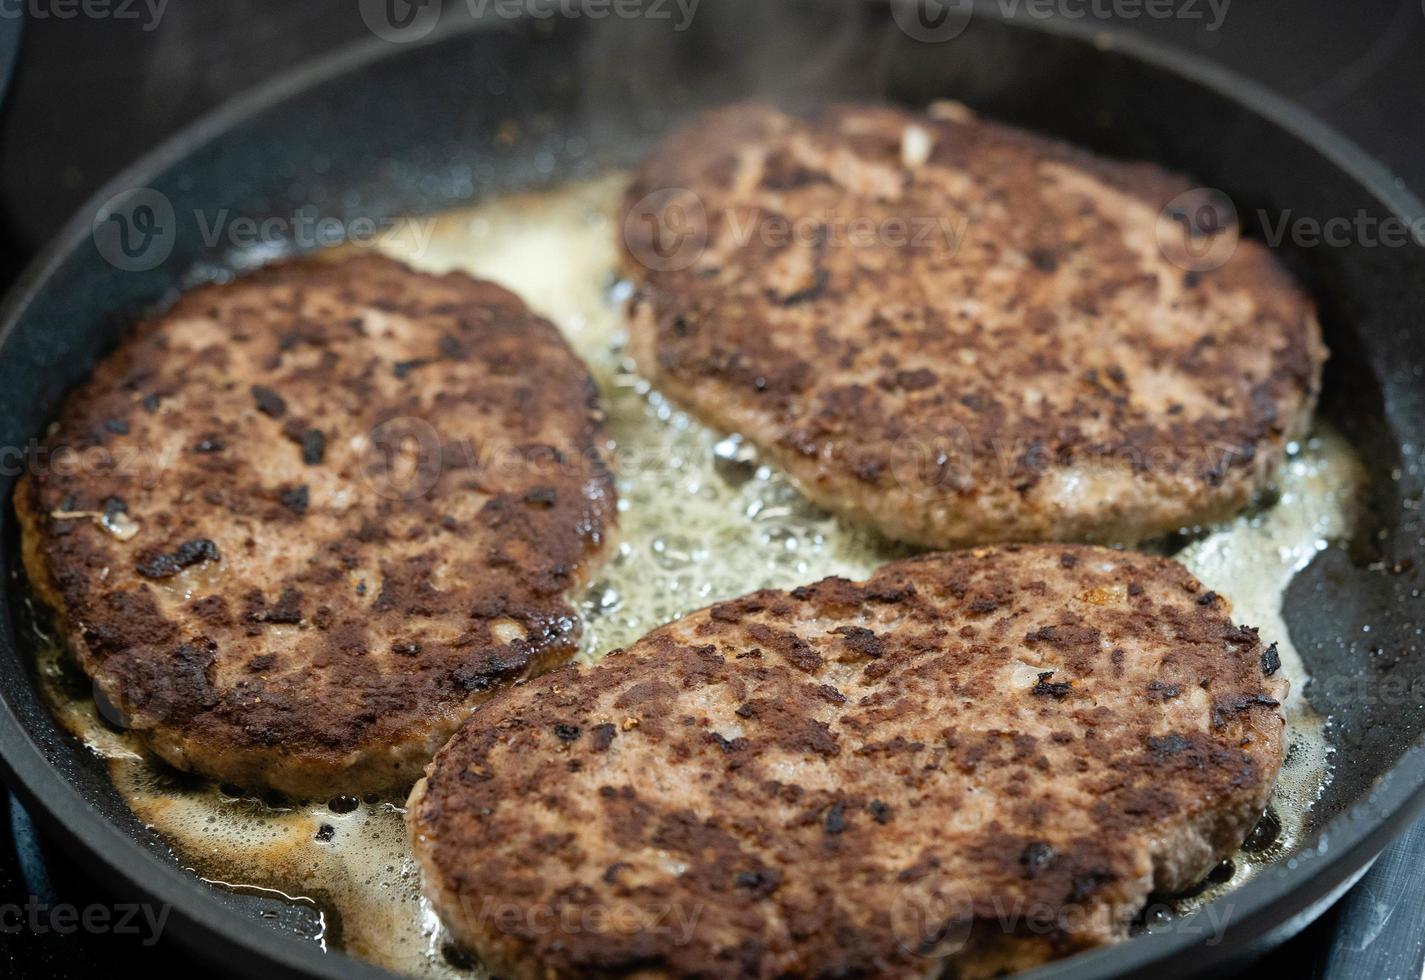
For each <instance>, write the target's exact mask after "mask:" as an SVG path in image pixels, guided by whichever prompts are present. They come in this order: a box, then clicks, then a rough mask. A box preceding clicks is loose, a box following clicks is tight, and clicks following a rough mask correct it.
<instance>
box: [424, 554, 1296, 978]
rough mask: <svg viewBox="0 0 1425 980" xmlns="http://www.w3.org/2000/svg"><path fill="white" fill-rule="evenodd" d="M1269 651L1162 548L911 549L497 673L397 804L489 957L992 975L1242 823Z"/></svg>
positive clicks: (444, 901) (1039, 951) (1267, 771)
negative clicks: (578, 662) (517, 679)
mask: <svg viewBox="0 0 1425 980" xmlns="http://www.w3.org/2000/svg"><path fill="white" fill-rule="evenodd" d="M1278 667H1279V663H1278V661H1277V660H1276V658H1275V656H1274V652H1273V651H1271V650H1269V649H1263V646H1262V643H1261V641H1260V639H1259V638H1258V635H1257V631H1256V630H1254V629H1251V628H1248V627H1243V626H1239V625H1237V624H1235V623H1234V622H1233V620H1232V619H1231V617H1230V606H1229V604H1228V602H1227V600H1225V599H1224V598H1222V597H1220V596H1218V595H1216V594H1214V593H1211V592H1207V591H1205V590H1204V589H1203V588H1202V587H1201V586H1199V584H1198V583H1197V582H1196V581H1195V580H1194V579H1193V578H1192V576H1191V575H1189V574H1188V572H1187V571H1186V570H1185V569H1183V568H1182V567H1181V566H1180V565H1178V564H1177V563H1176V562H1173V561H1171V560H1169V559H1164V558H1156V557H1148V556H1144V555H1135V554H1128V553H1122V552H1117V551H1110V550H1106V549H1101V548H1094V547H1085V546H1062V545H1039V546H1005V547H995V548H986V549H978V550H975V551H965V552H958V553H949V554H940V555H930V556H926V557H923V558H918V559H911V560H906V561H901V562H897V563H894V564H891V565H888V566H886V567H884V568H882V569H881V570H879V571H878V572H877V573H876V574H875V575H873V576H872V577H871V578H870V579H869V580H868V581H866V582H861V583H858V582H851V581H847V580H845V579H835V578H832V579H826V580H824V581H821V582H818V583H816V584H814V585H808V586H805V587H802V588H797V589H793V590H791V591H790V592H781V591H763V592H755V593H752V594H750V595H747V596H745V597H742V598H739V599H735V600H732V601H729V602H723V603H719V604H717V605H714V606H712V607H710V608H707V609H704V610H702V611H700V612H696V613H693V614H692V615H690V616H687V617H685V618H683V619H681V620H678V621H676V622H674V623H670V624H668V625H666V626H664V627H662V628H660V629H657V630H655V631H653V632H652V633H650V634H648V635H647V636H646V637H644V638H643V639H641V640H639V641H638V642H637V643H635V644H633V645H632V646H631V647H630V648H628V649H627V650H622V651H617V652H615V653H613V654H611V655H609V656H608V657H607V658H606V659H604V660H603V661H602V662H600V663H599V664H598V665H597V666H594V667H592V668H588V667H584V668H576V667H569V668H565V669H562V670H559V671H556V672H553V673H550V674H547V675H545V676H543V677H540V678H538V679H536V680H532V681H530V682H527V683H523V684H519V685H516V686H514V687H512V688H508V689H506V690H504V691H502V692H500V693H499V694H498V695H496V696H495V697H494V698H492V699H491V700H489V701H487V702H485V703H484V704H482V705H481V706H480V707H479V708H478V709H477V710H476V711H475V713H474V714H473V715H472V716H471V718H470V719H469V721H467V722H466V724H465V725H464V727H462V728H461V730H460V731H459V732H458V733H457V734H456V735H455V736H454V737H453V738H452V739H451V741H450V743H449V744H448V745H447V746H446V747H445V748H444V749H442V750H441V752H440V753H439V754H438V755H437V757H436V759H435V761H434V762H433V763H432V764H431V766H430V767H429V769H428V772H427V777H426V779H425V780H423V781H422V782H420V783H418V784H417V786H416V788H415V790H414V791H413V794H412V797H411V801H410V806H409V812H408V817H407V820H408V826H409V829H410V832H411V836H412V841H413V844H414V848H415V851H416V854H417V855H418V857H419V859H420V862H421V865H422V868H423V871H424V875H425V886H426V891H427V894H428V895H429V896H430V898H431V900H432V902H433V903H434V905H435V908H436V909H437V911H438V912H439V913H440V915H441V916H442V918H443V919H444V921H445V922H446V923H447V925H448V926H449V927H450V928H451V929H452V931H453V932H454V934H455V935H456V936H457V937H458V938H459V939H460V940H461V941H462V942H464V943H465V944H467V945H468V946H469V947H470V948H471V949H472V950H473V951H474V952H475V953H477V954H478V955H479V956H480V957H481V958H482V959H483V961H484V962H485V963H486V964H487V965H488V966H489V967H490V968H491V969H492V970H494V971H495V972H496V974H497V975H500V976H505V977H516V978H526V977H527V978H533V977H554V976H568V977H575V976H625V975H637V976H644V977H648V976H704V977H778V976H798V977H815V976H841V975H855V976H870V977H900V976H918V975H926V974H929V973H935V972H937V971H939V970H942V969H944V970H946V971H947V972H948V975H952V976H966V977H977V976H990V975H993V974H995V973H997V972H999V971H1002V970H1007V969H1018V968H1023V967H1027V966H1031V965H1033V964H1036V963H1039V962H1042V961H1045V960H1048V959H1052V958H1054V957H1058V956H1062V955H1066V954H1069V953H1072V952H1074V951H1076V950H1079V949H1083V948H1086V947H1091V946H1095V945H1098V944H1102V943H1106V942H1111V941H1114V940H1117V939H1120V938H1123V937H1124V936H1125V935H1126V933H1127V929H1128V926H1129V923H1130V921H1131V920H1132V918H1133V917H1134V915H1135V913H1137V912H1138V910H1139V909H1140V908H1141V907H1142V906H1143V904H1144V903H1145V900H1146V899H1147V898H1148V895H1149V893H1150V892H1151V891H1154V890H1157V891H1160V892H1173V891H1177V890H1180V889H1183V888H1185V887H1187V886H1189V885H1191V884H1193V883H1194V882H1196V881H1197V880H1199V879H1200V878H1201V877H1202V876H1203V875H1204V874H1206V873H1207V872H1208V871H1209V870H1210V869H1211V868H1212V867H1213V866H1214V865H1215V864H1216V863H1217V862H1218V861H1220V860H1221V859H1222V858H1223V857H1224V856H1226V855H1228V854H1230V853H1231V852H1232V851H1234V850H1235V849H1236V848H1237V847H1238V846H1239V845H1240V844H1241V842H1242V840H1243V838H1244V836H1245V835H1246V834H1247V833H1248V831H1249V830H1250V829H1251V827H1252V826H1253V824H1254V822H1255V821H1256V819H1257V818H1258V816H1259V814H1260V813H1261V811H1262V809H1263V807H1264V806H1265V805H1266V802H1267V799H1268V796H1269V794H1270V791H1271V788H1272V785H1273V782H1274V780H1275V778H1276V773H1277V771H1278V769H1279V767H1280V765H1281V762H1282V754H1283V730H1284V724H1285V723H1284V718H1283V715H1282V711H1281V708H1280V701H1281V700H1282V698H1283V697H1284V696H1285V693H1286V690H1287V687H1288V685H1287V681H1286V680H1285V679H1284V678H1283V677H1282V676H1281V675H1280V672H1279V670H1278Z"/></svg>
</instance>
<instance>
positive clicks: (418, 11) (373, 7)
mask: <svg viewBox="0 0 1425 980" xmlns="http://www.w3.org/2000/svg"><path fill="white" fill-rule="evenodd" d="M358 5H359V9H360V12H361V21H362V23H364V24H365V25H366V29H367V30H369V31H370V32H371V33H372V34H375V35H376V36H377V37H379V38H381V40H383V41H390V42H391V43H393V44H409V43H411V42H412V41H419V40H421V39H422V38H424V37H427V36H429V35H430V33H431V31H433V30H435V28H436V25H437V24H439V23H440V14H441V5H442V0H358Z"/></svg>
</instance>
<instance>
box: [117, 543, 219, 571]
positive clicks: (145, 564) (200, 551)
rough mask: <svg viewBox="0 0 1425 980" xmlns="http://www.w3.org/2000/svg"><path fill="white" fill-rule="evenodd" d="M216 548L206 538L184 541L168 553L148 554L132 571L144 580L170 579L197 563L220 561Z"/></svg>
mask: <svg viewBox="0 0 1425 980" xmlns="http://www.w3.org/2000/svg"><path fill="white" fill-rule="evenodd" d="M221 558H222V556H221V555H219V554H218V546H217V545H216V544H214V543H213V542H212V541H211V540H209V539H208V538H195V539H194V540H192V541H185V542H183V543H182V544H181V545H179V546H178V547H177V548H176V549H175V550H173V551H171V552H168V553H162V552H160V553H157V554H153V553H150V554H149V555H148V557H146V558H144V559H142V560H141V561H140V562H139V563H138V564H137V565H136V566H134V570H135V571H137V572H138V573H139V574H140V575H142V576H143V577H144V578H170V577H172V576H174V575H177V574H178V573H179V572H181V571H183V569H185V568H189V567H191V566H193V565H196V564H198V563H199V562H204V561H220V560H221Z"/></svg>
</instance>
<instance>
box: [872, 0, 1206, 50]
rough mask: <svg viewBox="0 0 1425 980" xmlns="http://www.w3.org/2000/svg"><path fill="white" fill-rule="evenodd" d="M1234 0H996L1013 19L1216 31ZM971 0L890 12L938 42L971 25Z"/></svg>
mask: <svg viewBox="0 0 1425 980" xmlns="http://www.w3.org/2000/svg"><path fill="white" fill-rule="evenodd" d="M1231 4H1232V0H994V2H993V6H994V8H995V10H996V12H997V13H998V14H999V16H1001V17H1003V18H1006V19H1010V18H1014V17H1029V18H1032V19H1038V20H1049V19H1058V20H1099V21H1105V22H1111V21H1121V22H1126V23H1133V22H1134V21H1137V20H1142V19H1147V20H1184V21H1200V22H1202V24H1203V29H1204V30H1207V31H1216V30H1218V29H1219V28H1221V27H1222V24H1223V22H1224V21H1225V20H1226V19H1227V8H1228V7H1230V6H1231ZM974 6H975V4H974V2H973V0H892V6H891V16H892V17H893V19H894V20H895V22H896V25H897V26H898V27H899V28H900V29H901V31H902V32H904V33H905V34H906V35H907V36H909V37H912V38H914V39H915V40H917V41H924V42H926V43H936V42H941V41H949V40H952V39H954V38H957V37H959V36H960V35H961V34H963V33H964V32H965V29H966V28H967V27H969V26H970V20H971V18H972V16H973V13H974Z"/></svg>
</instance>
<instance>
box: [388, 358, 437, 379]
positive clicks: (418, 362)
mask: <svg viewBox="0 0 1425 980" xmlns="http://www.w3.org/2000/svg"><path fill="white" fill-rule="evenodd" d="M429 363H430V361H429V360H428V359H426V358H423V357H417V358H412V359H411V360H409V361H397V362H396V363H395V364H393V365H391V373H392V374H394V375H395V376H396V377H397V378H404V377H406V376H407V375H408V374H410V373H411V372H412V371H414V370H415V369H416V368H418V367H425V366H426V365H427V364H429Z"/></svg>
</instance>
